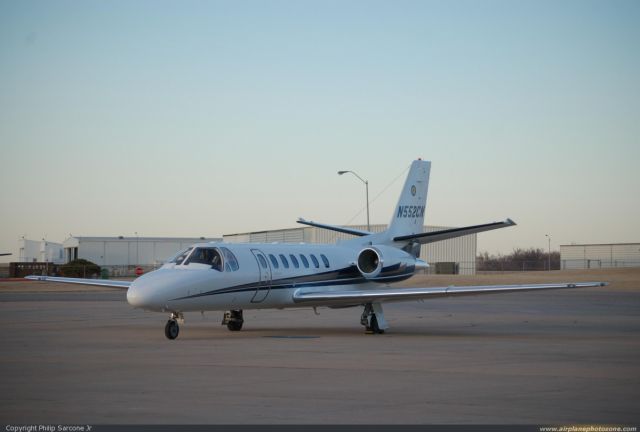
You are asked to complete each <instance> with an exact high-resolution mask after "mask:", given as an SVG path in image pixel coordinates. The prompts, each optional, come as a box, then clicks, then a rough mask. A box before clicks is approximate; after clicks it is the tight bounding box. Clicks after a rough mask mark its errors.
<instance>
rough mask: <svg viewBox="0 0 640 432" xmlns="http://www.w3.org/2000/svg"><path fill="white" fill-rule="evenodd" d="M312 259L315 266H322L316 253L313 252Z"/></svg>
mask: <svg viewBox="0 0 640 432" xmlns="http://www.w3.org/2000/svg"><path fill="white" fill-rule="evenodd" d="M310 256H311V261H313V265H314V266H315V268H320V263H319V262H318V258H316V256H315V255H314V254H311V255H310Z"/></svg>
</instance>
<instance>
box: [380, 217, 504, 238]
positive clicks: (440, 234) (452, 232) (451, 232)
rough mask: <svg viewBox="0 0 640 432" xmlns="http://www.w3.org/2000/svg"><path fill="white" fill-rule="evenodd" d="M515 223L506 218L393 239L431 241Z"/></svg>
mask: <svg viewBox="0 0 640 432" xmlns="http://www.w3.org/2000/svg"><path fill="white" fill-rule="evenodd" d="M513 225H516V223H515V222H514V221H512V220H511V219H507V220H505V221H504V222H492V223H488V224H483V225H473V226H468V227H462V228H451V229H446V230H441V231H433V232H427V233H420V234H410V235H404V236H399V237H394V238H393V241H406V240H414V241H416V242H418V243H421V244H425V243H433V242H437V241H441V240H446V239H450V238H454V237H461V236H464V235H467V234H476V233H479V232H483V231H490V230H494V229H498V228H506V227H510V226H513Z"/></svg>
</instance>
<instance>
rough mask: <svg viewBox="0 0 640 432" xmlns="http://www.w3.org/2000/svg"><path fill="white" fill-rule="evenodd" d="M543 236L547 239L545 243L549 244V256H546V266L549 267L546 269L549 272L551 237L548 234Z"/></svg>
mask: <svg viewBox="0 0 640 432" xmlns="http://www.w3.org/2000/svg"><path fill="white" fill-rule="evenodd" d="M544 236H545V237H546V238H547V241H548V243H549V254H548V256H547V261H548V264H547V265H548V266H549V268H548V269H547V271H551V236H550V235H549V234H545V235H544Z"/></svg>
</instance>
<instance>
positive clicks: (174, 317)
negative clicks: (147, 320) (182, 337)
mask: <svg viewBox="0 0 640 432" xmlns="http://www.w3.org/2000/svg"><path fill="white" fill-rule="evenodd" d="M178 321H180V322H181V323H184V317H183V316H182V314H181V313H179V312H178V313H175V312H174V313H172V314H171V318H170V319H169V321H167V324H166V325H165V326H164V335H165V336H166V337H167V339H170V340H173V339H175V338H177V337H178V334H180V326H179V325H178Z"/></svg>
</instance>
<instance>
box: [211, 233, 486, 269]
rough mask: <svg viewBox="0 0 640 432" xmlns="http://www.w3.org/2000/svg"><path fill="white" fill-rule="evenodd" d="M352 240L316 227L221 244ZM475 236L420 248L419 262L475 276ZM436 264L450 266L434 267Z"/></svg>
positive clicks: (249, 236) (250, 235)
mask: <svg viewBox="0 0 640 432" xmlns="http://www.w3.org/2000/svg"><path fill="white" fill-rule="evenodd" d="M350 228H355V229H359V230H365V231H366V230H367V226H366V225H352V226H350ZM448 228H450V227H437V226H425V227H424V231H425V232H431V231H440V230H444V229H448ZM385 229H387V225H382V224H380V225H371V231H373V232H381V231H384V230H385ZM352 238H354V237H353V236H352V235H349V234H343V233H339V232H336V231H329V230H326V229H322V228H316V227H296V228H287V229H279V230H270V231H255V232H248V233H240V234H227V235H224V236H223V239H224V241H226V242H230V243H243V242H252V243H273V242H278V243H335V242H336V241H337V240H346V239H352ZM476 252H477V235H476V234H470V235H466V236H462V237H457V238H453V239H449V240H443V241H440V242H435V243H429V244H425V245H422V248H421V249H420V258H422V259H424V260H426V261H427V262H428V263H429V265H431V269H430V270H431V271H432V272H435V271H436V267H438V268H445V267H448V268H455V269H456V270H457V271H455V273H459V274H475V272H476ZM437 263H447V264H452V263H453V264H452V265H449V266H436V264H437Z"/></svg>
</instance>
